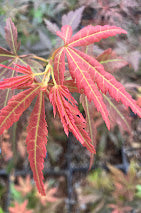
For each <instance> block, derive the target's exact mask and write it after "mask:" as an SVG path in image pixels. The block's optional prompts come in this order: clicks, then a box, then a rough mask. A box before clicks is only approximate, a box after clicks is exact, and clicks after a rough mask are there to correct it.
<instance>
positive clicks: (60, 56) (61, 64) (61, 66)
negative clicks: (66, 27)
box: [54, 48, 65, 85]
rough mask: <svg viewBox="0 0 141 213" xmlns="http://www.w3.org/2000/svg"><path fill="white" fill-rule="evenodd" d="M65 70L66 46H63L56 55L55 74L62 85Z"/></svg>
mask: <svg viewBox="0 0 141 213" xmlns="http://www.w3.org/2000/svg"><path fill="white" fill-rule="evenodd" d="M64 72H65V48H61V49H60V50H59V51H58V52H57V53H56V55H55V57H54V75H55V80H56V82H57V84H59V85H62V84H63V82H64Z"/></svg>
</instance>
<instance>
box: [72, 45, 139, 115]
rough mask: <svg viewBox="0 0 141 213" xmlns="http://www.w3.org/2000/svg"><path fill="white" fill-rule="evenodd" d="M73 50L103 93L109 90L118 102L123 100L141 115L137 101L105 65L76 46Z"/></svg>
mask: <svg viewBox="0 0 141 213" xmlns="http://www.w3.org/2000/svg"><path fill="white" fill-rule="evenodd" d="M72 51H73V52H74V53H75V55H76V56H77V57H78V60H79V62H80V61H82V63H83V66H84V67H85V69H86V67H87V69H88V71H89V73H90V75H91V78H92V79H93V81H94V82H96V83H97V86H98V88H99V89H100V90H101V92H102V93H104V94H106V93H107V92H109V94H110V96H111V97H112V98H114V99H115V100H116V101H118V102H119V101H121V102H122V103H123V104H124V105H125V106H126V107H130V108H131V109H132V111H133V112H134V113H135V114H138V115H139V116H140V117H141V109H140V107H138V106H137V104H136V101H135V100H133V99H132V97H131V96H130V95H129V93H127V92H126V90H125V88H124V87H123V85H122V84H121V83H120V82H118V81H117V80H116V79H115V78H114V76H113V75H111V74H110V73H107V72H106V71H105V70H104V68H103V66H102V65H101V64H100V63H99V62H97V61H96V60H95V59H94V58H92V57H90V56H88V55H86V54H85V53H83V52H80V51H79V50H75V49H74V48H73V50H72ZM96 63H97V64H96Z"/></svg>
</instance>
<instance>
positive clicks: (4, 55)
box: [0, 54, 15, 58]
mask: <svg viewBox="0 0 141 213" xmlns="http://www.w3.org/2000/svg"><path fill="white" fill-rule="evenodd" d="M0 56H2V57H11V58H14V57H15V55H7V54H0Z"/></svg>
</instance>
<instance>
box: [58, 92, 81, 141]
mask: <svg viewBox="0 0 141 213" xmlns="http://www.w3.org/2000/svg"><path fill="white" fill-rule="evenodd" d="M59 97H60V101H61V103H62V106H63V108H64V112H65V114H66V117H67V118H68V120H69V123H70V125H71V126H72V128H73V130H74V131H75V132H76V135H77V134H78V132H77V131H76V129H75V128H74V126H73V124H72V122H71V120H70V119H69V116H68V115H67V112H66V111H65V107H64V104H63V101H62V98H61V96H60V93H59ZM76 127H77V126H76ZM79 134H80V135H81V137H82V138H83V140H84V137H83V135H82V134H81V132H80V131H79ZM84 142H85V140H84Z"/></svg>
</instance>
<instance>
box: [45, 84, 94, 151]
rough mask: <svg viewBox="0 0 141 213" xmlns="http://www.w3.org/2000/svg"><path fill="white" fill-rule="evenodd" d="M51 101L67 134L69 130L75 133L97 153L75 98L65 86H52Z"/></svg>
mask: <svg viewBox="0 0 141 213" xmlns="http://www.w3.org/2000/svg"><path fill="white" fill-rule="evenodd" d="M49 99H50V102H51V103H52V105H53V112H54V116H55V114H56V111H58V113H59V115H60V118H61V122H62V124H63V127H64V131H65V133H66V135H68V133H69V131H70V132H72V133H73V135H74V136H75V137H76V139H77V140H78V141H80V143H81V144H82V145H83V146H85V147H86V148H87V149H88V150H89V151H90V152H91V153H95V149H94V146H93V145H92V144H91V139H90V138H89V136H88V133H87V132H86V131H85V128H86V122H85V119H84V118H83V116H82V115H81V113H80V112H79V110H78V107H77V106H76V103H77V102H76V101H75V99H74V98H73V97H72V96H71V94H70V93H69V91H68V89H67V88H66V87H65V86H59V85H58V86H54V87H52V89H51V91H50V95H49Z"/></svg>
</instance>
